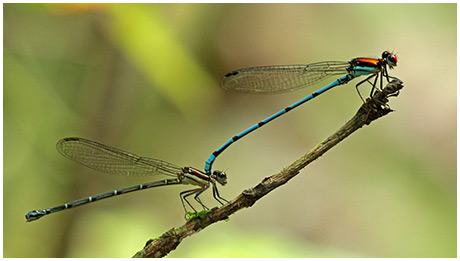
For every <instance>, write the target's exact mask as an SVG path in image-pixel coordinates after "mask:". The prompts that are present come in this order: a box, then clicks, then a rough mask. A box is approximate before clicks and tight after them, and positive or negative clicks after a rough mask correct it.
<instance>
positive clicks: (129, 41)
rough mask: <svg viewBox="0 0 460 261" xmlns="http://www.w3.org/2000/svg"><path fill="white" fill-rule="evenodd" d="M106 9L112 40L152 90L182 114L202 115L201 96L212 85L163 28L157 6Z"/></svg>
mask: <svg viewBox="0 0 460 261" xmlns="http://www.w3.org/2000/svg"><path fill="white" fill-rule="evenodd" d="M110 7H111V8H110V9H109V12H110V14H111V15H112V18H113V23H112V28H111V29H112V33H113V37H114V38H115V39H114V40H115V41H116V42H118V44H119V45H120V48H121V49H122V50H124V51H125V52H126V53H127V55H128V56H129V58H131V59H132V60H133V61H134V63H136V65H137V66H138V67H139V69H140V70H141V71H143V72H144V74H145V76H146V78H147V79H148V81H150V83H151V84H152V86H153V87H155V88H157V89H158V90H160V91H161V93H163V95H165V96H166V97H167V99H169V101H171V102H172V103H173V104H174V105H175V106H176V107H177V108H178V109H179V110H180V111H181V112H182V113H183V114H185V115H189V116H190V115H191V114H193V115H195V116H196V115H202V114H203V113H204V112H205V111H206V110H207V107H206V106H203V102H202V101H203V93H209V92H210V91H212V90H213V88H212V87H214V86H215V85H216V84H215V83H214V82H213V80H212V79H211V77H210V75H209V74H208V73H207V72H206V70H205V69H204V68H203V67H201V65H200V64H199V63H198V61H196V59H195V58H194V57H193V56H192V55H191V54H190V53H189V52H188V51H187V50H186V47H185V46H183V45H182V43H181V42H180V40H179V39H177V38H176V37H175V35H174V33H173V32H171V31H170V30H168V29H167V28H168V26H166V25H165V24H163V22H162V21H163V20H162V18H161V16H160V15H158V14H157V12H156V8H157V6H152V5H133V4H123V5H120V4H116V5H111V6H110ZM215 89H217V88H215ZM197 101H199V104H200V106H197ZM204 104H206V102H205V103H204Z"/></svg>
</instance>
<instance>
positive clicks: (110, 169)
mask: <svg viewBox="0 0 460 261" xmlns="http://www.w3.org/2000/svg"><path fill="white" fill-rule="evenodd" d="M56 148H57V150H58V151H59V152H60V153H61V154H62V155H64V156H65V157H66V158H69V159H71V160H73V161H75V162H78V163H80V164H81V165H83V166H86V167H88V168H91V169H94V170H97V171H100V172H104V173H108V174H116V175H124V176H149V175H155V174H164V175H169V176H174V177H176V176H177V173H180V172H181V168H180V167H178V166H175V165H174V164H171V163H168V162H165V161H162V160H157V159H151V158H146V157H139V156H137V155H135V154H132V153H129V152H126V151H123V150H120V149H117V148H113V147H110V146H106V145H104V144H100V143H98V142H95V141H90V140H87V139H83V138H65V139H62V140H60V141H59V142H58V143H57V144H56Z"/></svg>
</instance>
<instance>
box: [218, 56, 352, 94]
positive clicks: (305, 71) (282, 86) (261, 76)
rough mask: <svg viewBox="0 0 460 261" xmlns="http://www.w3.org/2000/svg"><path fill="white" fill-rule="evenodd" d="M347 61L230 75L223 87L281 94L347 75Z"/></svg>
mask: <svg viewBox="0 0 460 261" xmlns="http://www.w3.org/2000/svg"><path fill="white" fill-rule="evenodd" d="M349 65H350V64H349V63H348V62H337V61H329V62H319V63H312V64H309V65H284V66H264V67H254V68H247V69H240V70H236V71H233V72H230V73H228V74H227V75H225V76H224V78H223V79H222V80H221V82H220V84H221V87H222V88H224V89H226V90H229V91H237V92H246V93H282V92H287V91H293V90H297V89H300V88H304V87H307V86H310V85H313V84H315V83H318V82H320V81H322V80H324V79H326V78H328V77H329V76H332V75H342V76H343V75H346V74H347V73H348V72H347V68H348V66H349Z"/></svg>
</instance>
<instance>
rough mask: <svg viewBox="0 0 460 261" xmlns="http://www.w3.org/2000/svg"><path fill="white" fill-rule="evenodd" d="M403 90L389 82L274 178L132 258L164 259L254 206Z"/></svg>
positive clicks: (386, 108) (376, 115) (384, 108)
mask: <svg viewBox="0 0 460 261" xmlns="http://www.w3.org/2000/svg"><path fill="white" fill-rule="evenodd" d="M402 88H403V85H402V81H400V80H398V79H395V80H393V81H391V82H390V83H388V85H387V86H386V87H385V88H384V89H383V90H382V91H377V92H376V93H375V94H374V95H373V97H372V99H371V98H368V99H367V100H366V102H365V103H364V104H363V105H362V106H361V108H359V110H358V112H357V113H356V114H355V116H353V118H352V119H350V120H349V121H348V122H347V123H345V125H344V126H343V127H342V128H340V129H339V130H338V131H336V132H335V133H334V134H332V135H331V136H329V137H328V138H327V139H326V140H324V141H323V142H321V143H320V144H318V145H317V146H316V147H315V148H313V149H312V150H310V151H309V152H308V153H307V154H305V155H304V156H302V157H301V158H299V159H298V160H296V161H295V162H293V163H292V164H291V165H289V166H288V167H286V168H284V169H283V170H281V171H280V172H279V173H277V174H275V175H272V176H270V177H266V178H264V179H263V180H262V182H261V183H259V184H258V185H256V186H255V187H254V188H249V189H246V190H245V191H243V192H242V193H241V194H240V195H239V196H237V197H236V198H235V199H234V200H232V201H231V203H230V204H226V205H224V206H222V207H220V208H213V209H212V210H211V211H210V212H209V213H207V214H205V215H204V216H203V217H197V218H194V219H192V220H190V221H188V222H186V223H185V225H183V226H182V227H179V228H172V229H171V230H169V231H167V232H166V233H164V234H163V235H161V236H160V237H159V238H157V239H154V240H149V241H148V242H147V243H146V245H145V247H144V249H143V250H141V251H139V252H138V253H136V254H135V255H134V257H164V256H166V255H167V254H168V253H169V252H171V251H172V250H174V249H176V247H177V246H178V245H179V244H180V242H181V241H182V240H183V239H184V238H186V237H188V236H191V235H193V234H195V233H197V232H198V231H200V230H202V229H204V228H206V227H207V226H209V225H211V224H213V223H215V222H217V221H220V220H225V219H227V218H228V217H229V216H230V215H232V214H233V213H235V212H236V211H238V210H240V209H242V208H247V207H250V206H252V205H254V203H255V202H256V201H257V200H259V199H260V198H262V197H263V196H265V195H267V194H268V193H270V192H271V191H273V190H274V189H276V188H277V187H279V186H281V185H283V184H285V183H286V182H288V181H289V180H290V179H291V178H293V177H295V176H296V175H297V174H299V171H300V170H301V169H303V168H305V167H306V166H307V165H308V164H310V163H311V162H313V161H314V160H316V159H317V158H318V157H320V156H321V155H323V154H324V153H325V152H327V151H328V150H330V149H331V148H332V147H334V146H335V145H337V144H338V143H339V142H340V141H342V140H343V139H345V138H346V137H348V136H349V135H350V134H352V133H353V132H355V131H356V130H358V129H359V128H361V127H363V126H364V125H369V124H370V123H371V122H372V121H374V120H376V119H378V118H380V117H383V116H385V115H387V114H388V113H390V112H392V111H393V110H392V109H390V107H389V106H388V105H387V102H388V97H392V96H397V95H398V94H399V90H401V89H402Z"/></svg>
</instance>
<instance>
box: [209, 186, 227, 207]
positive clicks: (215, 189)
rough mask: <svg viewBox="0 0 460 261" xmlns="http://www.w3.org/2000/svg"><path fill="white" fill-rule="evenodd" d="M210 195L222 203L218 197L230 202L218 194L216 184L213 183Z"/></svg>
mask: <svg viewBox="0 0 460 261" xmlns="http://www.w3.org/2000/svg"><path fill="white" fill-rule="evenodd" d="M212 196H213V197H214V199H215V200H217V201H218V202H219V203H220V204H222V205H224V203H222V202H221V201H220V200H219V199H222V200H223V201H225V202H227V203H230V201H228V200H226V199H225V198H223V197H221V196H220V195H219V191H218V190H217V186H216V185H215V184H212Z"/></svg>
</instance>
